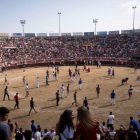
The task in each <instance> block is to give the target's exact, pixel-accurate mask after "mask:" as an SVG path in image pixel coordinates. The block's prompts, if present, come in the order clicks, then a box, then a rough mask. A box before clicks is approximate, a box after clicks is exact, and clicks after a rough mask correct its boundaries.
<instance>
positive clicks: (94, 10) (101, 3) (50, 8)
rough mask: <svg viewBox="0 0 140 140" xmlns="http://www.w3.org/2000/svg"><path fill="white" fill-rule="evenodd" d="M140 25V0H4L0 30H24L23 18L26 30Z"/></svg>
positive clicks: (88, 29) (0, 1)
mask: <svg viewBox="0 0 140 140" xmlns="http://www.w3.org/2000/svg"><path fill="white" fill-rule="evenodd" d="M133 6H136V7H137V8H136V11H135V29H139V28H140V0H96V1H95V0H0V33H22V26H21V24H20V20H26V24H25V33H46V32H47V33H49V32H53V33H58V32H59V15H58V12H61V16H60V18H61V19H60V21H61V33H66V32H93V31H94V30H95V26H94V24H93V19H98V23H97V31H114V30H130V29H132V28H133V13H134V10H133V9H132V7H133Z"/></svg>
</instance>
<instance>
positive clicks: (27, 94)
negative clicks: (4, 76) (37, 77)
mask: <svg viewBox="0 0 140 140" xmlns="http://www.w3.org/2000/svg"><path fill="white" fill-rule="evenodd" d="M25 90H26V96H25V97H28V96H29V88H28V83H27V84H26V86H25Z"/></svg>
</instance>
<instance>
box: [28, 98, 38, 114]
mask: <svg viewBox="0 0 140 140" xmlns="http://www.w3.org/2000/svg"><path fill="white" fill-rule="evenodd" d="M34 106H36V105H35V104H34V101H33V97H32V98H31V101H30V107H31V108H30V111H29V116H30V113H31V110H32V109H33V110H34V111H35V113H37V112H36V110H35V108H34ZM36 107H37V106H36Z"/></svg>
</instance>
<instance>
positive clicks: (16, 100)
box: [14, 93, 19, 109]
mask: <svg viewBox="0 0 140 140" xmlns="http://www.w3.org/2000/svg"><path fill="white" fill-rule="evenodd" d="M14 98H15V102H16V104H15V107H14V109H15V108H16V106H17V109H19V107H18V104H19V101H18V93H16V95H15V96H14Z"/></svg>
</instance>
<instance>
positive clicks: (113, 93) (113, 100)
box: [110, 90, 116, 105]
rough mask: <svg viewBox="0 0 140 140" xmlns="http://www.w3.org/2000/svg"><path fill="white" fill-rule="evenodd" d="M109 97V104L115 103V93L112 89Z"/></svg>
mask: <svg viewBox="0 0 140 140" xmlns="http://www.w3.org/2000/svg"><path fill="white" fill-rule="evenodd" d="M110 97H111V105H112V104H114V105H115V98H116V94H115V92H114V90H112V92H111V94H110Z"/></svg>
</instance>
